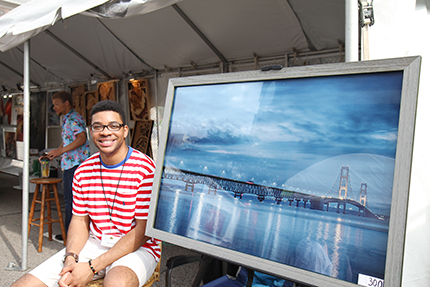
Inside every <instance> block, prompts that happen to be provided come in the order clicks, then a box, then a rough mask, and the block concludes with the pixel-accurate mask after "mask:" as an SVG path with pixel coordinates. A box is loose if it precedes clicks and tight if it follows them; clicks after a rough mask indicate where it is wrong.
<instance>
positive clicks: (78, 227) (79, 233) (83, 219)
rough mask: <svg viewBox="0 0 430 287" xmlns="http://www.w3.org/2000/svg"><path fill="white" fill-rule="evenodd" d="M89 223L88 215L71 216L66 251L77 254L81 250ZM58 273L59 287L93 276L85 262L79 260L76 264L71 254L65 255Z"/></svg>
mask: <svg viewBox="0 0 430 287" xmlns="http://www.w3.org/2000/svg"><path fill="white" fill-rule="evenodd" d="M89 223H90V218H89V216H88V215H86V216H77V215H73V216H72V220H71V222H70V225H69V230H68V234H67V246H66V253H67V252H73V253H76V254H78V255H79V253H80V252H81V250H82V248H84V246H85V243H86V242H87V240H88V236H89V230H90V228H89ZM78 267H80V268H78ZM87 269H88V270H87ZM82 271H84V272H82ZM85 271H87V272H85ZM71 273H73V276H71V275H72V274H71ZM82 273H83V274H82ZM85 273H86V276H85ZM59 275H61V276H62V278H61V279H60V281H59V282H58V284H59V285H60V286H61V287H63V286H68V285H71V282H77V281H76V280H83V281H86V282H87V283H88V282H90V281H91V279H92V278H93V276H94V274H93V273H92V272H91V270H90V268H89V266H88V263H87V262H80V263H79V264H76V262H75V259H74V258H73V256H68V257H66V260H65V262H64V267H63V269H62V270H61V272H60V274H59ZM76 278H78V279H76ZM72 286H74V285H72Z"/></svg>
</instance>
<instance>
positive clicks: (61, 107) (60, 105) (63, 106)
mask: <svg viewBox="0 0 430 287" xmlns="http://www.w3.org/2000/svg"><path fill="white" fill-rule="evenodd" d="M67 103H68V101H66V102H63V101H62V100H61V99H53V100H52V104H53V105H54V111H55V112H56V113H57V115H59V116H61V115H66V114H67Z"/></svg>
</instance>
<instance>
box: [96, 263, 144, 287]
mask: <svg viewBox="0 0 430 287" xmlns="http://www.w3.org/2000/svg"><path fill="white" fill-rule="evenodd" d="M129 286H130V287H134V286H135V287H139V279H138V278H137V275H136V273H134V271H133V270H131V269H130V268H128V267H125V266H116V267H113V268H112V269H111V270H110V271H109V273H108V274H107V275H106V277H105V279H104V281H103V287H129Z"/></svg>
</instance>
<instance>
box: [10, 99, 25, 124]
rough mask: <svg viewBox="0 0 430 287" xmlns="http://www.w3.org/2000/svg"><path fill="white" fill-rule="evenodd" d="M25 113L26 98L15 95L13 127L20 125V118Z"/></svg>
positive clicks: (13, 100)
mask: <svg viewBox="0 0 430 287" xmlns="http://www.w3.org/2000/svg"><path fill="white" fill-rule="evenodd" d="M23 113H24V96H23V95H22V94H20V95H14V96H13V97H12V120H11V125H13V126H15V125H17V124H18V118H19V117H20V116H21V117H22V114H23Z"/></svg>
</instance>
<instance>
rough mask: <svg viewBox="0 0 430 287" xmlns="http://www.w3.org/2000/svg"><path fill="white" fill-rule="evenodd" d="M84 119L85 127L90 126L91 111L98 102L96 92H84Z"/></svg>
mask: <svg viewBox="0 0 430 287" xmlns="http://www.w3.org/2000/svg"><path fill="white" fill-rule="evenodd" d="M84 99H85V119H86V124H87V126H89V125H91V109H92V108H93V106H94V105H95V104H96V103H97V102H98V101H99V97H98V95H97V91H90V92H86V93H85V96H84Z"/></svg>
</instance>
